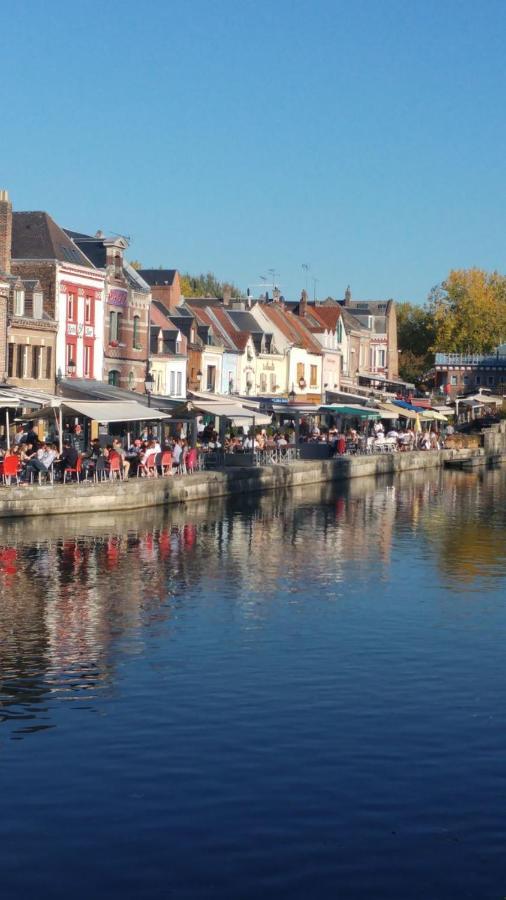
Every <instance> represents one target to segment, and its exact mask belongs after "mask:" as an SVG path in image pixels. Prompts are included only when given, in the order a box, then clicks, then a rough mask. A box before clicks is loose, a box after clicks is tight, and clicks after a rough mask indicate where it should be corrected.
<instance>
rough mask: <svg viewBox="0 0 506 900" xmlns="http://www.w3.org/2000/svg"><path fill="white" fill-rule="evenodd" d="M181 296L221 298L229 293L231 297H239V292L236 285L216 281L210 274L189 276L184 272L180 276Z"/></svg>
mask: <svg viewBox="0 0 506 900" xmlns="http://www.w3.org/2000/svg"><path fill="white" fill-rule="evenodd" d="M180 284H181V294H182V295H183V297H188V298H190V297H223V293H224V292H225V291H227V289H228V290H229V291H230V294H231V296H232V297H240V296H241V291H240V290H239V288H238V287H236V285H234V284H231V283H230V282H227V281H218V279H217V278H216V276H215V275H213V273H212V272H207V273H205V274H204V273H201V274H200V275H190V273H189V272H184V273H183V274H182V275H180Z"/></svg>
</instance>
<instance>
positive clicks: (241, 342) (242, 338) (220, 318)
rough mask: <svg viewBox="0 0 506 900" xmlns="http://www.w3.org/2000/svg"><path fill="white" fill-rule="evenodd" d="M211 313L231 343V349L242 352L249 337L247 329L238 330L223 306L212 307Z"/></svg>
mask: <svg viewBox="0 0 506 900" xmlns="http://www.w3.org/2000/svg"><path fill="white" fill-rule="evenodd" d="M211 315H212V316H213V317H214V318H215V319H216V320H217V322H218V325H219V327H220V330H221V331H222V333H223V334H224V336H225V337H226V338H227V339H228V341H229V342H230V343H231V344H232V347H233V349H234V350H237V351H239V353H243V352H244V350H245V349H246V346H247V343H248V341H249V339H250V334H249V333H248V332H247V331H239V329H238V328H237V326H236V325H235V323H234V322H233V321H232V319H231V318H230V316H229V315H228V313H227V312H226V310H224V309H223V308H220V307H217V306H216V307H212V308H211Z"/></svg>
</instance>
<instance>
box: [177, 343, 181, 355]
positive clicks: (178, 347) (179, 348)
mask: <svg viewBox="0 0 506 900" xmlns="http://www.w3.org/2000/svg"><path fill="white" fill-rule="evenodd" d="M176 353H181V341H176Z"/></svg>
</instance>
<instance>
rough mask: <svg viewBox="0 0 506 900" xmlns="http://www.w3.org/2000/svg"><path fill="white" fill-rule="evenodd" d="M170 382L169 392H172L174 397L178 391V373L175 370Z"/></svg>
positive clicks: (171, 394)
mask: <svg viewBox="0 0 506 900" xmlns="http://www.w3.org/2000/svg"><path fill="white" fill-rule="evenodd" d="M169 383H170V387H169V393H170V396H171V397H173V396H174V394H175V392H176V373H175V372H171V373H170V382H169Z"/></svg>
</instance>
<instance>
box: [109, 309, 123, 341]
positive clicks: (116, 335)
mask: <svg viewBox="0 0 506 900" xmlns="http://www.w3.org/2000/svg"><path fill="white" fill-rule="evenodd" d="M120 337H121V313H119V312H111V313H109V343H110V344H112V343H113V342H116V343H117V342H119V340H120Z"/></svg>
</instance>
